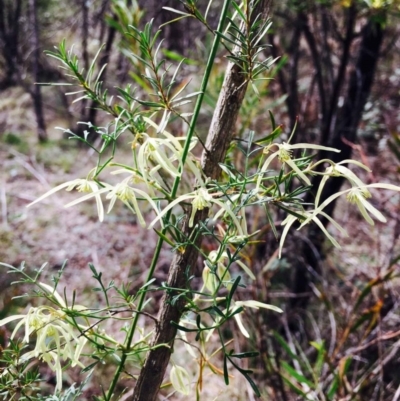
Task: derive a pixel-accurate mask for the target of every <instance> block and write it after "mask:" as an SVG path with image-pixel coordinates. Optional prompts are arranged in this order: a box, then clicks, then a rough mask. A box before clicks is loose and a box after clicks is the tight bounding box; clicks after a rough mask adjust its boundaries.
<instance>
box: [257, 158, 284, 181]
mask: <svg viewBox="0 0 400 401" xmlns="http://www.w3.org/2000/svg"><path fill="white" fill-rule="evenodd" d="M278 155H279V151H277V152H274V153H272V154H271V155H270V156H269V157H268V158H267V160H265V162H264V164H263V166H262V167H261V170H260V171H259V173H258V174H259V176H258V178H257V185H256V187H257V188H259V187H260V185H261V181H262V180H263V178H264V174H261V173H264V172H265V171H267V169H268V167H269V165H270V164H271V162H272V160H274V159H275V157H277V156H278Z"/></svg>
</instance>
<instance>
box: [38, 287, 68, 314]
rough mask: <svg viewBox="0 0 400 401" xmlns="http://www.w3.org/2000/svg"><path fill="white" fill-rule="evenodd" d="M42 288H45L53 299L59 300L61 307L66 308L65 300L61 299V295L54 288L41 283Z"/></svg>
mask: <svg viewBox="0 0 400 401" xmlns="http://www.w3.org/2000/svg"><path fill="white" fill-rule="evenodd" d="M39 284H40V285H41V287H44V288H45V289H46V291H47V292H49V293H50V294H51V295H53V297H54V298H55V299H56V300H57V302H58V303H59V305H60V306H62V307H63V308H65V307H66V305H65V301H64V299H63V298H62V297H61V295H60V294H59V293H58V292H57V291H56V290H55V288H54V287H52V286H51V285H48V284H45V283H39Z"/></svg>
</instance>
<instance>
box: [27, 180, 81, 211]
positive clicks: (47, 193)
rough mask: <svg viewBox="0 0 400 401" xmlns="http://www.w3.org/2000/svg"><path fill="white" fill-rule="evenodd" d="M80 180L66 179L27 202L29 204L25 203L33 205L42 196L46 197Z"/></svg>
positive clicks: (41, 198) (42, 197)
mask: <svg viewBox="0 0 400 401" xmlns="http://www.w3.org/2000/svg"><path fill="white" fill-rule="evenodd" d="M80 181H81V180H80V179H78V180H73V181H67V182H64V183H63V184H60V185H57V186H56V187H55V188H53V189H50V191H48V192H46V193H45V194H44V195H42V196H40V197H39V198H37V199H36V200H35V201H33V202H31V203H29V205H27V206H26V207H31V206H32V205H34V204H35V203H38V202H40V201H41V200H43V199H44V198H47V197H48V196H50V195H52V194H54V193H55V192H58V191H60V190H61V189H63V188H67V187H69V186H70V185H73V184H74V183H76V184H78V183H79V182H80Z"/></svg>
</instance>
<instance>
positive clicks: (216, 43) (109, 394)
mask: <svg viewBox="0 0 400 401" xmlns="http://www.w3.org/2000/svg"><path fill="white" fill-rule="evenodd" d="M230 1H231V0H225V2H224V5H223V7H222V11H221V17H220V20H219V24H218V28H217V29H218V31H221V30H222V28H223V26H224V24H225V19H226V15H227V13H228V7H229V4H230ZM219 42H220V36H219V35H216V36H215V37H214V42H213V45H212V48H211V52H210V55H209V57H208V61H207V65H206V70H205V73H204V76H203V80H202V83H201V88H200V90H201V93H200V94H199V96H198V97H197V101H196V105H195V108H194V113H193V116H192V120H191V122H190V126H189V130H188V134H187V138H186V141H185V145H184V148H183V152H182V163H181V167H180V169H182V167H183V166H184V164H185V161H186V158H187V156H188V153H189V149H190V143H191V138H192V137H193V135H194V133H195V127H196V123H197V119H198V117H199V114H200V109H201V105H202V103H203V99H204V93H205V91H206V88H207V84H208V80H209V78H210V74H211V70H212V67H213V65H214V59H215V56H216V54H217V50H218V46H219ZM180 181H181V177H180V176H178V177H176V178H175V181H174V184H173V187H172V190H171V199H174V198H175V196H176V194H177V192H178V188H179V184H180ZM171 213H172V210H170V211H169V212H168V213H167V215H166V219H167V220H169V217H170V216H171ZM162 234H163V235H165V234H166V229H165V228H164V229H163V230H162ZM163 243H164V240H163V238H162V237H159V239H158V242H157V245H156V249H155V252H154V256H153V259H152V261H151V265H150V268H149V273H148V275H147V280H146V282H148V281H150V280H151V279H152V277H153V274H154V271H155V269H156V265H157V262H158V258H159V256H160V252H161V248H162V245H163ZM145 299H146V291H143V293H142V294H141V296H140V299H139V302H138V306H137V310H138V311H139V312H140V311H141V309H142V307H143V304H144V301H145ZM139 315H140V313H136V315H135V317H134V318H133V322H132V325H131V327H130V328H129V332H128V334H127V337H126V340H125V349H124V351H123V352H122V355H121V361H120V363H119V365H118V368H117V370H116V372H115V375H114V377H113V380H112V382H111V384H110V387H109V389H108V392H107V395H106V401H110V400H111V397H112V395H113V393H114V390H115V387H116V385H117V383H118V380H119V377H120V375H121V373H122V371H123V369H124V366H125V362H126V359H127V351H129V347H130V345H131V343H132V339H133V336H134V334H135V331H136V326H137V322H138V319H139Z"/></svg>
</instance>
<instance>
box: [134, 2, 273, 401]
mask: <svg viewBox="0 0 400 401" xmlns="http://www.w3.org/2000/svg"><path fill="white" fill-rule="evenodd" d="M269 3H270V0H260V1H259V2H258V3H257V5H256V6H255V8H254V11H253V17H255V16H257V15H260V14H261V15H262V18H266V16H267V13H268V10H269ZM247 84H248V82H246V81H245V75H244V74H243V73H242V71H241V70H240V68H239V67H238V66H237V65H235V64H233V63H229V64H228V67H227V71H226V74H225V80H224V83H223V86H222V89H221V92H220V95H219V99H218V103H217V106H216V110H215V112H214V116H213V120H212V123H211V126H210V130H209V133H208V137H207V142H206V146H205V149H204V152H203V157H202V167H203V170H204V172H205V174H206V175H207V176H208V177H210V178H213V179H215V178H217V177H218V176H219V173H220V167H219V165H218V163H220V162H222V161H223V160H224V158H225V154H226V151H227V149H228V146H229V144H230V142H231V140H232V136H233V133H234V132H235V125H236V120H237V117H238V113H239V109H240V107H241V105H242V102H243V99H244V96H245V93H246V89H247ZM206 213H207V211H205V210H204V211H203V212H202V213H197V214H196V219H195V220H197V222H198V221H200V220H202V219H204V217H205V216H206ZM193 226H194V227H195V226H196V221H195V222H194V225H193ZM183 230H184V232H185V234H186V235H187V236H188V237H190V236H191V231H192V229H190V228H189V227H187V226H186V227H184V229H183ZM200 244H201V238H200V236H199V239H198V243H197V244H196V246H200ZM197 258H198V251H197V249H196V247H195V246H188V247H187V248H186V249H185V252H184V253H183V254H182V253H180V252H177V253H176V254H175V257H174V259H173V261H172V264H171V266H170V270H169V276H168V281H167V286H168V287H172V288H182V289H184V288H186V286H187V283H186V277H188V276H190V275H191V274H192V271H193V267H194V266H195V264H196V262H197ZM176 295H177V293H176V292H174V291H166V292H165V294H164V296H163V299H162V304H161V308H160V312H159V315H158V324H157V326H156V332H155V335H154V338H153V341H152V346H153V347H155V346H157V345H160V344H169V345H170V346H171V347H172V346H173V343H174V339H175V336H176V331H177V329H176V327H175V326H174V325H172V324H171V322H172V321H173V322H176V323H178V322H179V320H180V318H181V315H182V312H183V307H184V303H185V302H184V300H183V299H181V298H179V300H178V301H177V302H174V299H173V298H174V297H176ZM171 352H172V351H171V349H170V348H168V347H159V348H155V349H152V350H151V351H149V353H148V355H147V357H146V360H145V363H144V365H143V367H142V370H141V372H140V375H139V378H138V381H137V383H136V387H135V389H134V393H133V398H132V400H133V401H155V399H156V397H157V394H158V391H159V388H160V385H161V383H162V381H163V378H164V375H165V371H166V369H167V366H168V363H169V359H170V356H171Z"/></svg>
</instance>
